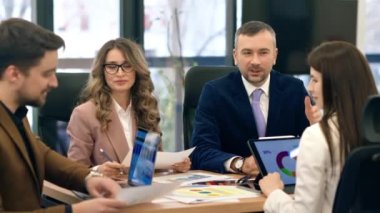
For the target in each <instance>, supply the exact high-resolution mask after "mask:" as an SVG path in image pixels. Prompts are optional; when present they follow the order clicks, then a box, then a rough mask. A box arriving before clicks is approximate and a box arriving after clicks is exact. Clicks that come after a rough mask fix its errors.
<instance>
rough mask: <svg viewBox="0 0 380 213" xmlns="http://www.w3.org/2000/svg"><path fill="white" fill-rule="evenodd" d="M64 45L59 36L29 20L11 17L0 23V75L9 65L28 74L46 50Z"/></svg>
mask: <svg viewBox="0 0 380 213" xmlns="http://www.w3.org/2000/svg"><path fill="white" fill-rule="evenodd" d="M64 46H65V42H64V41H63V39H62V38H61V37H59V36H58V35H56V34H54V33H53V32H51V31H49V30H46V29H44V28H42V27H40V26H38V25H36V24H34V23H31V22H29V21H26V20H23V19H19V18H11V19H7V20H5V21H2V22H1V24H0V76H2V75H3V72H4V70H5V68H7V67H8V66H9V65H14V66H17V67H18V68H19V69H20V70H21V71H22V72H24V73H25V74H28V71H29V69H30V68H31V67H33V66H35V65H37V64H38V63H39V62H40V60H41V58H42V57H43V56H44V55H45V52H46V51H49V50H57V49H59V48H61V47H64Z"/></svg>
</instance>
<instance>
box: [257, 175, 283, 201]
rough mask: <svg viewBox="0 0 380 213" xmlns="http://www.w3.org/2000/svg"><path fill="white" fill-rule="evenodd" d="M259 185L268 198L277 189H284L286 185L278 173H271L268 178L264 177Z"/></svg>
mask: <svg viewBox="0 0 380 213" xmlns="http://www.w3.org/2000/svg"><path fill="white" fill-rule="evenodd" d="M259 185H260V188H261V191H262V192H263V193H264V195H265V196H267V197H268V196H269V194H270V193H272V192H273V191H274V190H276V189H281V190H283V189H284V183H283V182H282V180H281V177H280V174H279V173H278V172H275V173H269V174H268V175H267V176H265V177H263V179H261V180H260V181H259Z"/></svg>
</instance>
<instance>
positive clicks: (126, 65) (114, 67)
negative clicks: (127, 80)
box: [103, 62, 133, 75]
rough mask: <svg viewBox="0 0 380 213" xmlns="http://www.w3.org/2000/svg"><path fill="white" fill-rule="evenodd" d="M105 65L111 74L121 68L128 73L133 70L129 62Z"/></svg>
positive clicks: (105, 68)
mask: <svg viewBox="0 0 380 213" xmlns="http://www.w3.org/2000/svg"><path fill="white" fill-rule="evenodd" d="M103 67H104V70H105V71H106V72H107V73H108V74H110V75H115V74H116V73H117V72H118V71H119V68H121V70H122V71H123V72H126V73H129V72H132V71H133V69H132V66H131V65H130V64H129V63H127V62H126V63H123V64H103Z"/></svg>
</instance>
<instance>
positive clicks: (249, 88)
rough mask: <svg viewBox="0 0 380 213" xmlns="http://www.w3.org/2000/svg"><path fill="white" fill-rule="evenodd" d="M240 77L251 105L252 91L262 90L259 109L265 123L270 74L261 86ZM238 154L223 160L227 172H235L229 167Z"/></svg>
mask: <svg viewBox="0 0 380 213" xmlns="http://www.w3.org/2000/svg"><path fill="white" fill-rule="evenodd" d="M241 79H242V81H243V85H244V88H245V90H246V91H247V96H248V100H249V102H250V103H251V105H252V98H251V97H252V93H253V91H255V89H258V88H261V89H262V90H263V94H262V95H261V97H260V109H261V111H262V112H263V115H264V119H265V123H266V122H267V120H268V111H269V82H270V75H269V76H268V78H267V80H266V81H265V82H264V84H263V85H262V86H261V87H255V86H253V85H252V84H251V83H250V82H248V81H247V79H245V78H244V77H243V75H242V76H241ZM237 157H239V156H235V157H232V158H230V159H228V160H226V161H225V162H224V168H225V169H226V170H227V171H229V172H235V171H233V170H232V169H231V163H232V160H233V159H234V158H237Z"/></svg>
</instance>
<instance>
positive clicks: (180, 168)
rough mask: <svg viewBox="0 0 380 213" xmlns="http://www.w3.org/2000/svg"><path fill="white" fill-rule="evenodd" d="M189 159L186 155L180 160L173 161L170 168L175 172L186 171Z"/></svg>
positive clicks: (189, 165)
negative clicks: (177, 161)
mask: <svg viewBox="0 0 380 213" xmlns="http://www.w3.org/2000/svg"><path fill="white" fill-rule="evenodd" d="M190 167H191V161H190V158H188V157H186V158H185V159H184V160H183V161H182V162H179V163H175V164H174V165H173V166H172V168H173V169H174V171H176V172H187V171H189V170H190Z"/></svg>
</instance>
